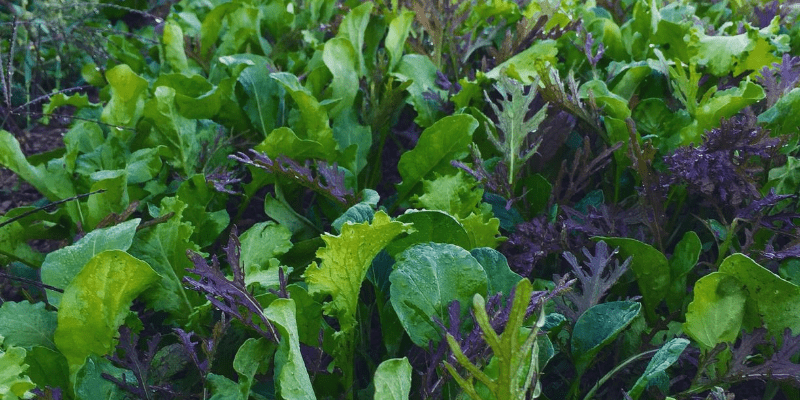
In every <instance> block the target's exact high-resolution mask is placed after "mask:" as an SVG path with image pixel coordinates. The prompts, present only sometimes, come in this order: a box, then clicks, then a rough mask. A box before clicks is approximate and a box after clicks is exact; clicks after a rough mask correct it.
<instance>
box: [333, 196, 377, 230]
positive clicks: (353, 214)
mask: <svg viewBox="0 0 800 400" xmlns="http://www.w3.org/2000/svg"><path fill="white" fill-rule="evenodd" d="M374 216H375V209H374V208H373V207H372V206H371V205H369V204H367V203H365V202H363V201H362V202H361V203H358V204H356V205H354V206H352V207H350V208H348V209H347V211H345V212H344V213H343V214H342V215H340V216H339V218H336V220H334V221H333V222H332V223H331V227H332V228H333V229H334V230H335V231H336V232H337V233H341V232H342V225H344V224H345V223H347V222H350V223H353V224H360V223H362V222H372V217H374Z"/></svg>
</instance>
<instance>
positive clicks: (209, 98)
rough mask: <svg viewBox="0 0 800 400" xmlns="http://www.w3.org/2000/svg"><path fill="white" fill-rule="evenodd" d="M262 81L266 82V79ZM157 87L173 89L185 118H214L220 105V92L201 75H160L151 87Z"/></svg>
mask: <svg viewBox="0 0 800 400" xmlns="http://www.w3.org/2000/svg"><path fill="white" fill-rule="evenodd" d="M264 79H267V80H268V78H264ZM159 86H168V87H170V88H172V89H175V104H176V105H177V106H178V112H180V114H181V115H182V116H184V117H186V118H190V119H210V118H214V117H216V116H217V113H219V110H220V107H221V105H222V104H221V91H220V90H219V88H218V87H216V86H214V85H212V84H211V82H209V81H208V79H206V78H205V77H203V76H202V75H198V74H193V75H184V74H180V73H175V74H161V75H159V77H158V79H156V82H155V83H154V84H153V87H159ZM245 90H247V88H245ZM245 107H246V106H245Z"/></svg>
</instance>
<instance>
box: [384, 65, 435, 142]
mask: <svg viewBox="0 0 800 400" xmlns="http://www.w3.org/2000/svg"><path fill="white" fill-rule="evenodd" d="M436 71H437V68H436V65H434V64H433V61H431V59H430V58H428V57H427V56H424V55H422V54H406V55H404V56H403V58H402V59H400V62H399V63H398V64H397V67H396V68H395V72H394V73H393V74H392V75H393V76H395V77H397V78H398V79H399V80H400V81H401V82H406V81H412V83H411V86H409V87H408V93H409V94H410V95H411V96H410V97H409V99H408V102H409V103H410V104H411V105H412V106H414V110H415V111H416V112H417V117H416V118H414V122H416V123H417V125H419V126H421V127H430V126H431V125H433V123H434V122H436V119H437V118H438V116H439V115H440V111H439V109H438V108H437V105H435V104H431V103H430V101H428V99H426V98H425V96H424V93H426V92H429V91H432V92H434V93H437V94H439V95H446V92H443V91H442V90H441V89H439V87H438V86H437V85H436Z"/></svg>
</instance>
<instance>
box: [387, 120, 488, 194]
mask: <svg viewBox="0 0 800 400" xmlns="http://www.w3.org/2000/svg"><path fill="white" fill-rule="evenodd" d="M477 128H478V121H477V120H476V119H475V118H474V117H472V116H470V115H466V114H460V115H451V116H448V117H444V118H442V119H440V120H439V121H436V123H435V124H433V125H432V126H430V127H429V128H427V129H425V130H424V131H423V132H422V135H421V136H420V138H419V141H418V142H417V145H416V147H414V149H413V150H411V151H407V152H405V153H403V155H402V156H401V157H400V162H399V164H398V166H397V169H398V171H399V172H400V176H401V177H402V178H403V182H401V183H400V184H399V185H397V191H398V192H399V194H398V196H399V198H400V199H403V198H405V197H406V196H407V195H408V194H409V193H411V191H412V190H413V189H414V188H415V187H416V186H417V185H418V184H419V183H420V182H421V181H422V179H424V178H425V177H426V176H429V175H430V174H432V173H433V172H438V173H440V174H442V173H447V172H449V171H452V170H453V167H452V166H451V165H450V161H451V160H460V159H462V158H464V157H466V156H467V154H469V145H470V143H472V133H473V132H474V131H475V129H477Z"/></svg>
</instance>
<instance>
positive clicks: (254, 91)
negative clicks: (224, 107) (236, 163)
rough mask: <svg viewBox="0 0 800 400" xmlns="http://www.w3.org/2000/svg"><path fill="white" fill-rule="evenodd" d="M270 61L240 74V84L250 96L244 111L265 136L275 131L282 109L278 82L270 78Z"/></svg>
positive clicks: (264, 61)
mask: <svg viewBox="0 0 800 400" xmlns="http://www.w3.org/2000/svg"><path fill="white" fill-rule="evenodd" d="M267 62H268V60H266V59H265V60H262V61H261V62H259V63H257V64H255V65H251V66H249V67H247V68H245V69H244V70H243V71H242V72H241V73H240V74H239V83H240V84H241V85H242V88H244V91H245V93H247V95H248V96H249V98H248V100H247V103H245V105H244V110H245V112H247V116H248V117H250V122H252V123H253V125H254V126H256V127H257V128H260V129H261V133H262V134H263V135H265V136H266V135H267V133H269V132H271V131H272V130H273V129H275V125H277V123H278V121H277V119H278V110H279V108H280V98H279V93H280V91H279V86H278V82H276V81H275V80H274V79H272V78H270V77H269V69H267Z"/></svg>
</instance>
